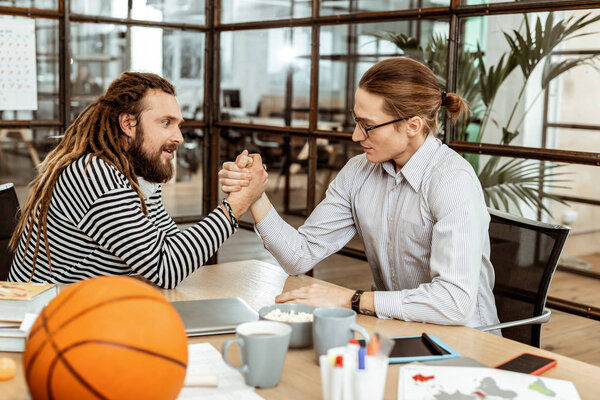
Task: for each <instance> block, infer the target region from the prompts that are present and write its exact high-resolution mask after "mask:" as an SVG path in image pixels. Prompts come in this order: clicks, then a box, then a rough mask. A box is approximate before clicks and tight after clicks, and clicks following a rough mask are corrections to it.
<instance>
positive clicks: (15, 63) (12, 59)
mask: <svg viewBox="0 0 600 400" xmlns="http://www.w3.org/2000/svg"><path fill="white" fill-rule="evenodd" d="M37 108H38V101H37V74H36V59H35V21H34V20H33V19H29V18H19V19H14V20H2V24H0V110H37Z"/></svg>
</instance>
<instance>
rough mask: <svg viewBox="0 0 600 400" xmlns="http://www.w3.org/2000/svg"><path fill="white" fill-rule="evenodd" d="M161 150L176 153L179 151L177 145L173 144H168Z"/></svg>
mask: <svg viewBox="0 0 600 400" xmlns="http://www.w3.org/2000/svg"><path fill="white" fill-rule="evenodd" d="M161 150H168V151H170V152H175V151H177V145H176V144H173V143H171V144H167V145H164V146H163V147H162V149H161Z"/></svg>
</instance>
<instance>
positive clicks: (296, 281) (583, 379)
mask: <svg viewBox="0 0 600 400" xmlns="http://www.w3.org/2000/svg"><path fill="white" fill-rule="evenodd" d="M314 282H319V281H318V280H317V279H313V278H310V277H307V276H297V277H288V275H287V274H286V273H285V272H283V270H282V269H281V268H279V267H276V266H274V265H271V264H267V263H264V262H261V261H255V260H250V261H241V262H234V263H228V264H218V265H212V266H206V267H202V268H201V269H200V270H198V271H196V272H195V273H194V274H193V275H191V276H190V277H188V278H186V279H185V280H184V281H183V282H182V283H181V284H180V285H179V286H178V287H177V289H175V290H162V292H163V293H164V295H165V296H166V297H167V298H168V299H169V300H194V299H208V298H217V297H235V296H237V297H241V298H243V299H244V300H246V301H247V302H248V304H250V306H252V307H253V308H254V309H256V310H258V309H259V308H261V307H263V306H265V305H270V304H273V303H274V298H275V296H276V295H277V294H279V293H281V291H282V290H291V289H295V288H298V287H302V286H305V285H308V284H311V283H314ZM332 286H333V285H332ZM357 321H358V323H359V324H361V325H362V326H364V327H365V328H366V329H367V330H368V331H369V332H370V333H373V332H375V331H377V332H380V333H382V334H383V335H386V336H406V335H420V334H421V333H422V332H424V331H425V332H427V333H432V334H434V335H437V336H438V337H440V338H441V339H442V340H444V342H446V343H448V344H449V345H450V346H452V347H453V348H454V349H456V350H458V352H460V354H461V355H462V356H464V357H471V358H474V359H476V360H478V361H480V362H482V363H484V364H486V365H488V366H493V365H496V364H499V363H500V362H502V361H504V360H506V359H508V358H510V357H512V356H515V355H517V354H520V353H522V352H524V351H527V352H530V353H535V354H540V355H546V356H549V357H552V358H555V359H556V360H558V365H557V366H556V367H554V368H552V369H550V370H549V371H547V372H545V373H544V374H542V376H545V377H550V378H559V379H566V380H570V381H572V382H573V383H574V384H575V387H576V388H577V390H578V391H579V394H580V396H581V398H582V399H590V400H592V399H594V400H595V399H597V398H598V393H599V390H598V386H597V379H598V378H600V368H598V367H595V366H593V365H590V364H586V363H584V362H581V361H577V360H574V359H571V358H568V357H564V356H561V355H558V354H554V353H551V352H549V351H545V350H541V349H537V348H534V347H531V346H527V345H524V344H521V343H518V342H514V341H512V340H508V339H504V338H501V337H497V336H494V335H492V334H489V333H484V332H481V331H478V330H475V329H472V328H467V327H462V326H441V325H430V324H422V323H415V322H403V321H397V320H380V319H378V318H374V317H367V316H364V315H359V316H358V318H357ZM233 336H234V335H233V334H229V335H215V336H202V337H195V338H190V343H199V342H210V343H211V344H212V345H213V346H215V348H217V349H218V350H220V349H221V345H222V344H223V343H224V342H225V341H226V340H227V339H229V338H231V337H233ZM234 351H235V350H234ZM0 356H2V357H4V356H9V357H12V358H13V359H15V360H16V361H17V363H18V364H19V369H18V374H17V376H16V377H15V378H13V379H12V380H11V381H8V382H0V393H1V396H0V397H2V399H24V398H27V397H28V395H27V389H26V385H25V381H24V377H23V373H22V365H21V357H22V354H21V353H0ZM399 368H400V366H399V365H398V364H395V365H390V368H389V370H388V376H387V383H386V391H385V399H396V395H397V386H398V385H397V384H398V382H397V380H398V369H399ZM320 382H321V377H320V372H319V367H318V365H317V362H316V358H315V354H314V350H313V348H309V349H305V350H290V351H289V352H288V354H287V357H286V361H285V366H284V369H283V375H282V378H281V382H280V383H279V385H278V386H277V387H275V388H272V389H257V393H258V394H260V395H261V396H262V397H264V398H265V399H289V400H293V399H298V400H305V399H319V398H322V397H321V384H320Z"/></svg>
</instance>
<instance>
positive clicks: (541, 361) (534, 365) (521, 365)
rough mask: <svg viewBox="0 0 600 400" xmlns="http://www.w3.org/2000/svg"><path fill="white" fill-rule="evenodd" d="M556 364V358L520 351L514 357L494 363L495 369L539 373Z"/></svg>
mask: <svg viewBox="0 0 600 400" xmlns="http://www.w3.org/2000/svg"><path fill="white" fill-rule="evenodd" d="M555 365H556V360H555V359H552V358H547V357H542V356H538V355H536V354H531V353H522V354H519V355H518V356H516V357H513V358H511V359H510V360H507V361H505V362H503V363H502V364H500V365H496V367H495V368H497V369H504V370H506V371H514V372H521V373H524V374H531V375H539V374H541V373H542V372H545V371H547V370H549V369H550V368H552V367H554V366H555Z"/></svg>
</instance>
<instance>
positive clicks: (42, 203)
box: [9, 72, 175, 280]
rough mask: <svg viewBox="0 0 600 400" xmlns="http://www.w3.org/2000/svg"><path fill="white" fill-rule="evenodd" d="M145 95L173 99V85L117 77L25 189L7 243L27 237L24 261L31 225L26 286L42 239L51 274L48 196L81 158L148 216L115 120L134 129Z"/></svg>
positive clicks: (146, 76)
mask: <svg viewBox="0 0 600 400" xmlns="http://www.w3.org/2000/svg"><path fill="white" fill-rule="evenodd" d="M149 90H160V91H162V92H165V93H167V94H171V95H175V88H174V87H173V85H171V83H169V82H168V81H167V80H166V79H164V78H161V77H160V76H158V75H156V74H150V73H139V72H125V73H123V74H122V75H121V76H120V77H118V78H117V79H116V80H115V81H113V82H112V83H111V85H110V86H109V88H108V90H107V91H106V94H105V95H104V96H102V97H100V98H99V99H98V100H96V101H95V102H94V103H92V104H90V105H89V106H87V107H86V108H85V109H84V110H83V111H82V112H81V113H80V114H79V116H78V117H77V118H76V119H75V121H73V123H72V124H71V125H70V126H69V127H68V128H67V130H66V131H65V134H64V136H63V138H62V140H61V141H60V143H59V144H58V146H57V147H56V148H55V149H54V150H52V151H51V152H50V153H49V154H48V156H47V157H46V158H45V159H44V161H43V162H42V163H41V164H40V166H39V168H38V171H39V174H38V176H37V177H36V178H35V179H34V180H33V181H32V182H31V183H30V185H29V186H30V190H29V194H28V196H27V201H26V202H25V205H24V206H23V207H22V209H21V217H20V218H19V222H18V223H17V227H16V229H15V231H14V232H13V235H12V237H11V239H10V243H9V248H10V249H11V250H12V251H15V250H16V248H17V246H18V243H19V239H20V238H21V236H22V235H23V233H24V232H25V231H27V239H26V243H25V252H24V253H23V260H25V256H26V255H27V249H28V248H29V243H30V241H31V239H32V232H33V227H34V225H36V227H37V234H36V235H35V236H36V237H35V251H34V253H33V266H32V270H31V277H30V278H29V279H30V280H31V279H33V275H34V272H35V266H36V263H37V258H38V253H39V247H40V240H41V237H42V235H44V242H45V250H46V256H47V257H48V267H49V268H50V271H51V270H52V269H51V263H50V250H49V247H48V230H47V226H46V223H47V220H48V210H49V208H50V200H51V199H52V192H53V190H54V186H55V184H56V182H57V180H58V177H59V176H60V174H61V172H62V171H63V170H64V169H65V168H66V167H67V166H69V165H70V164H71V163H73V162H74V161H76V160H78V159H79V158H80V157H82V156H83V155H86V154H89V155H90V157H89V159H88V161H87V164H86V167H85V168H86V170H87V167H88V165H89V163H90V161H91V159H92V157H98V158H100V159H101V160H103V161H104V162H106V163H108V164H110V165H112V166H113V167H115V168H116V169H117V170H119V171H120V172H121V173H122V174H123V175H125V177H126V178H127V180H128V181H129V184H130V185H131V187H132V188H133V190H134V191H135V192H136V193H137V195H138V196H139V198H140V208H141V210H142V211H143V213H144V214H146V215H148V209H147V207H146V203H145V201H144V198H145V195H144V194H143V192H142V190H141V189H140V186H139V182H138V179H137V176H136V174H135V172H134V170H133V166H132V165H131V163H130V162H129V158H128V155H127V152H126V151H125V149H124V148H123V146H122V144H121V134H123V131H122V129H121V127H120V124H119V115H121V114H123V113H125V114H131V115H134V116H135V120H136V123H139V122H140V116H141V113H142V111H143V110H144V105H145V103H144V96H145V95H146V94H147V93H148V91H149Z"/></svg>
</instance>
